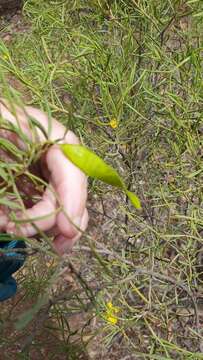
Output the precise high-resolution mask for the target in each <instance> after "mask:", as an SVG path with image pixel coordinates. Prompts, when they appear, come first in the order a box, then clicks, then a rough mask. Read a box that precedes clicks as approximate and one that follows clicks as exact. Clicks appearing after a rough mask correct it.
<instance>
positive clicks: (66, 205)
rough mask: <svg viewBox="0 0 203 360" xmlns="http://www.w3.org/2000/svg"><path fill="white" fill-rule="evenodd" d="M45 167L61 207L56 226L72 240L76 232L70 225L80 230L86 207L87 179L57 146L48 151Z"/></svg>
mask: <svg viewBox="0 0 203 360" xmlns="http://www.w3.org/2000/svg"><path fill="white" fill-rule="evenodd" d="M47 166H48V169H49V171H50V174H51V183H52V185H53V186H54V188H55V190H56V192H57V194H58V196H59V205H60V206H62V210H61V211H60V213H59V214H58V215H57V218H56V223H57V226H58V228H59V230H60V232H61V234H62V235H63V236H65V237H68V238H73V237H74V236H76V235H77V234H78V230H77V228H76V227H74V225H73V224H72V223H74V224H75V225H76V226H77V227H79V228H80V226H81V222H82V217H83V213H84V210H85V206H86V199H87V178H86V176H85V175H84V174H83V173H82V172H81V171H80V170H79V169H78V168H77V167H76V166H75V165H73V164H72V163H71V162H70V161H68V160H67V158H66V157H65V156H64V154H63V153H62V151H61V150H60V148H59V146H58V145H55V146H52V147H51V148H50V150H49V151H48V153H47Z"/></svg>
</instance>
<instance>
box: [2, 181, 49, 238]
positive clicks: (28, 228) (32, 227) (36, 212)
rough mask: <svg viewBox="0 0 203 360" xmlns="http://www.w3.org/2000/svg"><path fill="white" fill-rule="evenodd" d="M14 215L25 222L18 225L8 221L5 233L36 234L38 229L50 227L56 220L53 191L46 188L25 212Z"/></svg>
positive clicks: (43, 229)
mask: <svg viewBox="0 0 203 360" xmlns="http://www.w3.org/2000/svg"><path fill="white" fill-rule="evenodd" d="M16 216H17V218H18V219H24V220H26V222H25V223H23V222H22V223H21V224H19V225H17V224H15V223H14V222H9V223H8V225H7V227H6V231H7V233H10V234H16V235H22V236H25V237H29V236H34V235H35V234H37V233H38V229H40V230H41V231H47V230H49V229H51V228H52V227H53V226H54V224H55V222H56V199H55V196H54V194H53V192H52V191H51V190H50V189H49V188H47V189H46V191H45V192H44V194H43V196H42V200H41V201H39V202H38V203H37V204H36V205H34V206H33V207H32V208H30V209H27V210H26V211H25V213H24V212H23V213H18V214H16ZM40 218H41V219H40ZM27 220H30V221H29V222H27Z"/></svg>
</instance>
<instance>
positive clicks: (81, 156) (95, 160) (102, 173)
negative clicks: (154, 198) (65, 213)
mask: <svg viewBox="0 0 203 360" xmlns="http://www.w3.org/2000/svg"><path fill="white" fill-rule="evenodd" d="M60 147H61V150H62V151H63V153H64V155H65V156H66V157H67V158H68V159H69V160H70V161H71V162H72V163H73V164H74V165H76V166H77V167H78V168H79V169H80V170H82V171H83V172H84V173H85V174H86V175H87V176H91V177H93V178H95V179H98V180H101V181H103V182H105V183H106V184H109V185H113V186H116V187H118V188H120V189H121V190H123V191H124V192H125V194H126V195H127V196H128V198H129V200H130V201H131V203H132V205H133V206H134V207H135V208H137V209H140V208H141V205H140V201H139V199H138V197H137V196H136V195H135V194H134V193H132V192H131V191H128V190H127V188H126V186H125V184H124V182H123V180H122V179H121V177H120V176H119V174H118V173H117V171H116V170H115V169H113V168H112V167H111V166H110V165H108V164H106V162H105V161H104V160H102V159H101V158H100V157H99V156H98V155H96V154H95V153H94V152H92V151H91V150H89V149H87V148H86V147H85V146H82V145H71V144H63V145H60Z"/></svg>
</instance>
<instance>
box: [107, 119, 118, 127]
mask: <svg viewBox="0 0 203 360" xmlns="http://www.w3.org/2000/svg"><path fill="white" fill-rule="evenodd" d="M109 125H110V126H111V127H112V129H116V128H117V127H118V120H117V119H115V118H113V119H111V121H110V122H109Z"/></svg>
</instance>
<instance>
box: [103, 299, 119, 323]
mask: <svg viewBox="0 0 203 360" xmlns="http://www.w3.org/2000/svg"><path fill="white" fill-rule="evenodd" d="M119 312H120V309H119V307H117V306H114V305H113V304H112V302H111V301H109V302H108V303H107V304H106V311H105V313H104V318H105V320H106V321H107V322H108V323H110V324H111V325H116V324H117V322H118V317H117V315H116V314H118V313H119Z"/></svg>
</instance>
